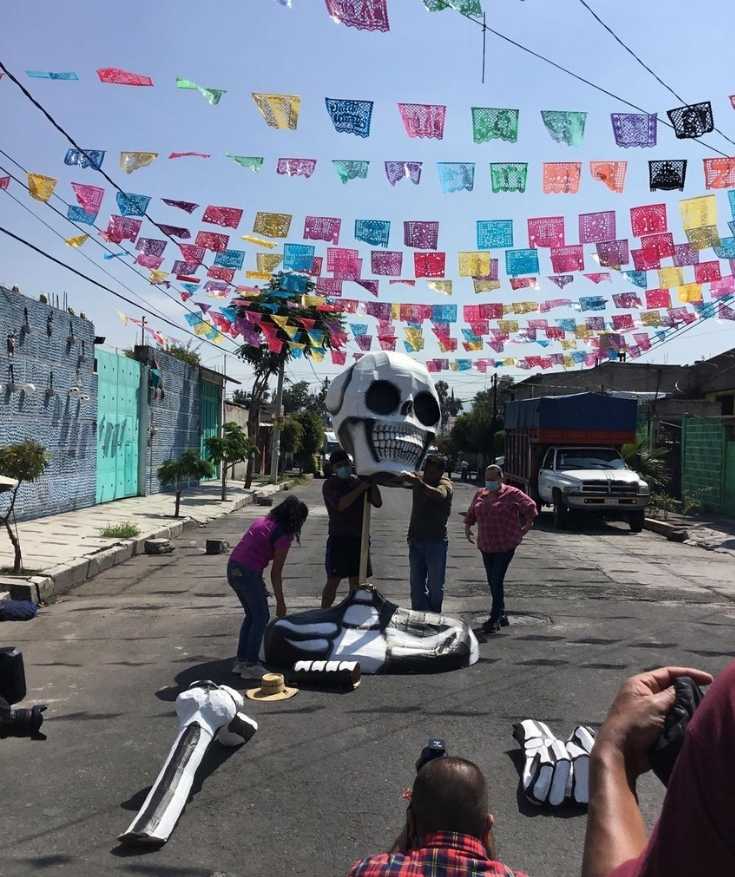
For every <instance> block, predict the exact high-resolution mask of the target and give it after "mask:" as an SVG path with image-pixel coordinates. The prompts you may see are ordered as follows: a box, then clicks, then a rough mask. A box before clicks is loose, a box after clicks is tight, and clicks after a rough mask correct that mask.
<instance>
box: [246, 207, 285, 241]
mask: <svg viewBox="0 0 735 877" xmlns="http://www.w3.org/2000/svg"><path fill="white" fill-rule="evenodd" d="M292 219H293V216H292V215H291V214H290V213H264V212H262V211H258V212H257V213H256V214H255V222H254V223H253V231H254V232H257V233H258V234H264V235H267V236H268V237H269V238H285V237H288V230H289V229H290V228H291V220H292Z"/></svg>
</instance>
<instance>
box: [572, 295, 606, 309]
mask: <svg viewBox="0 0 735 877" xmlns="http://www.w3.org/2000/svg"><path fill="white" fill-rule="evenodd" d="M606 307H607V299H606V298H605V297H604V296H602V295H583V296H580V299H579V309H580V310H581V311H604V310H605V308H606Z"/></svg>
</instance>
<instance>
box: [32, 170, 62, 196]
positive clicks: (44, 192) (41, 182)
mask: <svg viewBox="0 0 735 877" xmlns="http://www.w3.org/2000/svg"><path fill="white" fill-rule="evenodd" d="M56 182H57V181H56V180H55V179H54V178H53V177H45V176H44V175H43V174H28V191H29V192H30V193H31V196H32V197H33V198H35V199H36V201H48V199H49V198H50V197H51V196H52V195H53V194H54V189H55V188H56Z"/></svg>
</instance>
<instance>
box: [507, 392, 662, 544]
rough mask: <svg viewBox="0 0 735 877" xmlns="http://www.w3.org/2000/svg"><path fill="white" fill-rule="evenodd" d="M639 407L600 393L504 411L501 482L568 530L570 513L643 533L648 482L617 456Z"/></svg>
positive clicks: (545, 399) (519, 404)
mask: <svg viewBox="0 0 735 877" xmlns="http://www.w3.org/2000/svg"><path fill="white" fill-rule="evenodd" d="M637 408H638V403H637V402H636V401H635V399H625V398H620V397H618V396H612V395H607V394H604V393H578V394H575V395H571V396H541V397H539V398H538V399H525V400H523V401H515V402H508V403H507V404H506V406H505V461H504V470H505V478H506V481H507V482H508V483H509V484H513V485H515V486H516V487H520V488H521V489H522V490H524V491H525V492H526V493H527V494H528V495H529V496H530V497H532V498H533V499H534V500H535V501H536V504H537V505H538V507H539V510H540V509H541V507H542V506H544V505H548V506H551V507H552V508H553V514H554V525H555V526H556V527H557V528H558V529H566V528H567V527H569V526H570V525H571V522H572V521H573V518H574V515H580V516H584V517H592V516H597V517H599V518H607V519H617V520H625V521H627V522H628V523H629V524H630V528H631V530H633V532H635V533H638V532H640V530H642V529H643V522H644V518H645V509H646V506H647V505H648V501H649V498H650V490H649V486H648V484H647V483H646V482H645V481H644V480H643V479H642V478H641V477H640V476H639V475H638V474H637V473H636V472H634V471H633V470H632V469H630V468H629V467H628V466H627V465H626V463H625V460H624V459H623V457H622V455H621V448H622V446H623V445H624V444H628V443H631V442H634V441H635V438H636V422H637V414H638V411H637Z"/></svg>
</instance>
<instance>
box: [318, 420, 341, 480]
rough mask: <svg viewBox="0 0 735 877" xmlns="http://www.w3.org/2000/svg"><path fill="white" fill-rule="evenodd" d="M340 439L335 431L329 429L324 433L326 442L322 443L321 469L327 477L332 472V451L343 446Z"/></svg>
mask: <svg viewBox="0 0 735 877" xmlns="http://www.w3.org/2000/svg"><path fill="white" fill-rule="evenodd" d="M341 447H342V446H341V445H340V443H339V441H338V440H337V434H336V433H334V432H330V431H327V432H325V433H324V444H323V445H322V459H321V470H322V475H323V476H324V477H325V478H329V476H330V475H331V474H332V469H331V466H330V465H329V455H330V454H331V453H332V451H336V450H337V448H341Z"/></svg>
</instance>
